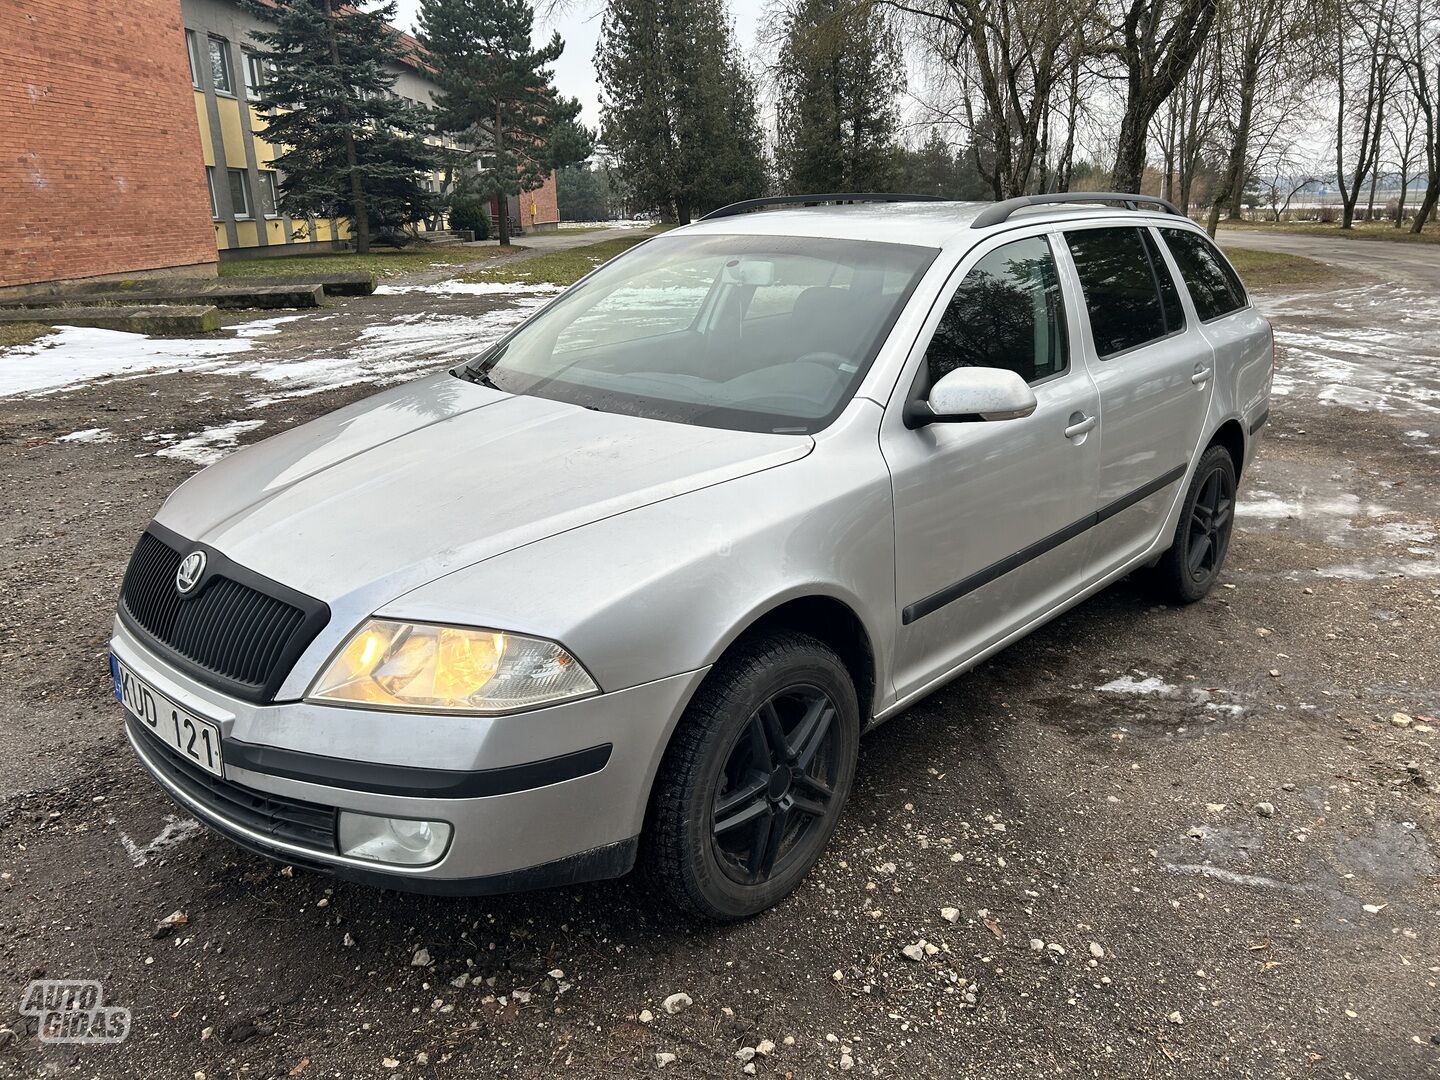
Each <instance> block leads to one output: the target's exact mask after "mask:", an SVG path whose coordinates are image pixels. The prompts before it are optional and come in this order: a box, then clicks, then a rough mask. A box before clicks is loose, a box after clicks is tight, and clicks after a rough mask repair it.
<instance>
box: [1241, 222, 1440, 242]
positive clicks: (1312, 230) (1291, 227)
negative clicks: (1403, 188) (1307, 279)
mask: <svg viewBox="0 0 1440 1080" xmlns="http://www.w3.org/2000/svg"><path fill="white" fill-rule="evenodd" d="M1220 228H1221V229H1245V230H1247V231H1249V232H1266V231H1269V232H1287V233H1300V234H1302V235H1305V236H1323V237H1326V238H1327V239H1328V238H1334V239H1336V240H1388V241H1390V242H1392V243H1400V244H1440V225H1436V224H1435V222H1433V221H1431V222H1430V223H1428V224H1427V225H1426V226H1425V231H1424V232H1422V233H1420V234H1419V235H1418V236H1417V235H1415V234H1413V233H1411V232H1410V226H1409V225H1408V224H1407V225H1406V226H1405V228H1403V229H1397V228H1395V225H1394V223H1393V222H1389V221H1357V222H1356V223H1355V224H1354V225H1352V226H1351V227H1350V228H1349V230H1348V231H1347V230H1345V229H1342V228H1340V226H1339V225H1334V224H1332V225H1326V224H1322V223H1321V222H1318V221H1282V222H1279V223H1278V224H1277V223H1275V222H1272V221H1222V222H1220Z"/></svg>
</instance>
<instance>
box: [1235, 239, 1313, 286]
mask: <svg viewBox="0 0 1440 1080" xmlns="http://www.w3.org/2000/svg"><path fill="white" fill-rule="evenodd" d="M1222 246H1223V245H1222ZM1225 254H1226V256H1227V257H1228V258H1229V259H1230V261H1231V262H1232V263H1233V264H1234V266H1235V269H1236V270H1238V271H1239V272H1240V276H1241V277H1242V278H1244V279H1245V284H1246V285H1248V286H1250V287H1252V288H1256V289H1264V288H1276V287H1282V286H1286V285H1314V284H1318V283H1320V282H1323V281H1329V280H1330V279H1331V278H1333V277H1334V276H1335V271H1334V270H1333V269H1331V268H1330V267H1328V266H1326V265H1325V264H1324V263H1322V262H1317V261H1316V260H1314V259H1307V258H1305V257H1304V256H1303V255H1283V254H1281V253H1280V252H1278V251H1252V250H1251V249H1249V248H1237V247H1232V248H1225Z"/></svg>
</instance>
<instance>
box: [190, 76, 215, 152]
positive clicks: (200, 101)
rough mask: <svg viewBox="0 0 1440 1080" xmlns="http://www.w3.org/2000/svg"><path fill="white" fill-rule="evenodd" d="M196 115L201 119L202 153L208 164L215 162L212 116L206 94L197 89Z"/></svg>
mask: <svg viewBox="0 0 1440 1080" xmlns="http://www.w3.org/2000/svg"><path fill="white" fill-rule="evenodd" d="M195 115H196V116H197V117H198V118H199V120H200V153H201V155H202V156H203V157H204V158H205V164H206V165H214V164H215V144H214V143H213V142H211V140H210V116H209V114H208V113H206V111H205V95H204V94H202V93H201V92H200V91H199V90H196V91H195Z"/></svg>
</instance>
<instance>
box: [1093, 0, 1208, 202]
mask: <svg viewBox="0 0 1440 1080" xmlns="http://www.w3.org/2000/svg"><path fill="white" fill-rule="evenodd" d="M1216 10H1217V0H1174V2H1171V3H1167V0H1127V2H1126V3H1125V7H1124V17H1123V19H1122V20H1121V23H1120V34H1119V36H1118V39H1116V40H1115V41H1113V42H1112V43H1111V44H1110V45H1109V46H1108V48H1107V49H1106V50H1105V51H1108V52H1110V53H1112V54H1113V55H1114V56H1115V57H1117V58H1118V59H1119V61H1120V63H1121V65H1122V66H1123V67H1124V70H1125V111H1124V113H1123V114H1122V115H1121V117H1120V130H1119V133H1118V135H1117V137H1116V143H1115V168H1114V170H1113V174H1112V179H1113V182H1114V185H1115V187H1116V189H1117V190H1119V191H1139V190H1140V182H1141V180H1142V179H1143V178H1144V175H1145V149H1146V146H1147V143H1148V134H1149V131H1150V122H1151V121H1152V120H1153V119H1154V118H1155V114H1156V113H1157V112H1159V111H1160V108H1161V106H1163V105H1164V104H1165V102H1166V100H1167V99H1168V98H1169V97H1170V95H1171V94H1172V93H1174V92H1175V88H1176V87H1177V86H1179V85H1180V82H1181V80H1183V79H1184V78H1185V73H1186V72H1187V71H1189V70H1190V65H1191V64H1192V63H1193V62H1194V60H1195V57H1196V56H1197V55H1198V54H1199V53H1200V51H1201V49H1202V48H1204V46H1205V40H1206V38H1207V37H1208V35H1209V33H1210V28H1211V26H1212V25H1213V24H1214V22H1215V14H1216Z"/></svg>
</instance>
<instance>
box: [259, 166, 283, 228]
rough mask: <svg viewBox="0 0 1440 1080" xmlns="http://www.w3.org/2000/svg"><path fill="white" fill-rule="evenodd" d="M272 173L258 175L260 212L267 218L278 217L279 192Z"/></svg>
mask: <svg viewBox="0 0 1440 1080" xmlns="http://www.w3.org/2000/svg"><path fill="white" fill-rule="evenodd" d="M275 181H276V177H275V174H274V173H273V172H263V171H262V172H261V173H260V212H261V213H262V214H264V215H265V216H266V217H267V218H273V217H278V216H279V206H280V192H279V190H278V187H277V185H276V183H275Z"/></svg>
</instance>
